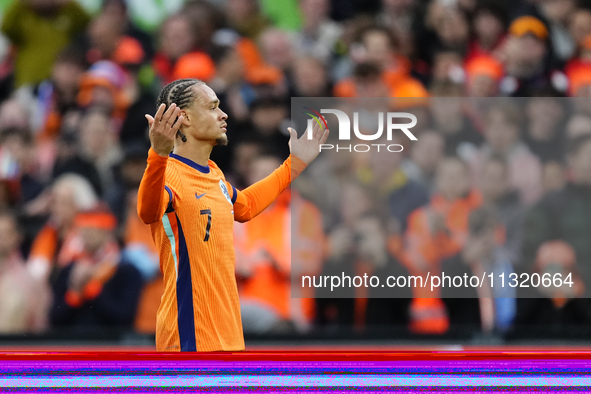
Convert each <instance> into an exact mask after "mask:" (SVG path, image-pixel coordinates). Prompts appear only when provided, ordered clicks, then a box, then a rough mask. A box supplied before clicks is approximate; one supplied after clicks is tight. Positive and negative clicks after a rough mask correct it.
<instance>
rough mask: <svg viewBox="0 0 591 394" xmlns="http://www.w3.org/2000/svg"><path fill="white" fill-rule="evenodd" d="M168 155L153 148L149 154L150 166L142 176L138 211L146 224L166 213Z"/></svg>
mask: <svg viewBox="0 0 591 394" xmlns="http://www.w3.org/2000/svg"><path fill="white" fill-rule="evenodd" d="M167 162H168V158H167V157H162V156H159V155H158V154H157V153H156V152H155V151H154V150H153V149H150V152H149V154H148V166H147V167H146V171H145V172H144V176H143V177H142V181H141V183H140V188H139V190H138V197H137V212H138V215H139V217H140V219H142V221H143V222H144V223H146V224H150V223H155V222H157V221H158V220H159V219H160V217H162V215H163V214H164V211H165V209H166V201H164V200H165V194H164V185H165V173H166V164H167Z"/></svg>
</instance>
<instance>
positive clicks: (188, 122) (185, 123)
mask: <svg viewBox="0 0 591 394" xmlns="http://www.w3.org/2000/svg"><path fill="white" fill-rule="evenodd" d="M180 115H182V116H183V123H182V125H183V126H191V121H192V119H191V118H189V114H188V113H187V111H185V110H184V109H182V110H181V112H180V114H179V116H180Z"/></svg>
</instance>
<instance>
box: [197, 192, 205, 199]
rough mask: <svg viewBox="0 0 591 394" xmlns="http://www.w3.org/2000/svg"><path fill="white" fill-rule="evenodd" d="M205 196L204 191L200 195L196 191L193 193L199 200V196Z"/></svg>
mask: <svg viewBox="0 0 591 394" xmlns="http://www.w3.org/2000/svg"><path fill="white" fill-rule="evenodd" d="M203 196H205V193H203V194H202V195H199V194H197V193H195V197H197V199H198V200H199V199H200V198H201V197H203Z"/></svg>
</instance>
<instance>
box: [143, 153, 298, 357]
mask: <svg viewBox="0 0 591 394" xmlns="http://www.w3.org/2000/svg"><path fill="white" fill-rule="evenodd" d="M292 165H293V168H292ZM304 168H305V164H304V163H303V162H302V161H301V160H299V159H298V158H297V157H294V156H290V157H289V158H288V159H287V160H286V161H285V162H284V163H283V165H282V166H281V167H279V168H278V169H277V170H275V171H274V172H273V173H272V174H271V175H269V176H268V177H267V178H265V179H263V180H261V181H260V182H257V183H255V184H254V185H252V186H250V187H249V188H247V189H245V190H243V191H237V190H236V189H235V188H234V187H233V186H232V185H230V184H229V183H228V182H226V180H225V177H224V174H223V173H222V171H221V170H220V169H219V168H218V167H217V165H216V164H215V163H214V162H213V161H211V160H210V161H209V163H208V166H202V165H199V164H197V163H195V162H193V161H191V160H189V159H187V158H184V157H181V156H178V155H175V154H171V155H170V157H161V156H159V155H158V154H157V153H156V152H154V151H153V150H152V149H150V152H149V155H148V166H147V168H146V171H145V173H144V177H143V178H142V182H141V184H140V189H139V194H138V214H139V216H140V218H141V219H142V220H143V221H144V223H148V224H150V227H151V231H152V237H153V238H154V243H155V244H156V247H157V248H158V250H159V253H160V269H161V271H162V274H163V280H164V294H163V296H162V299H161V304H160V308H159V309H158V316H157V322H156V348H157V350H159V351H219V350H223V351H232V350H243V349H244V338H243V335H242V322H241V318H240V302H239V299H238V291H237V286H236V277H235V257H234V246H233V245H234V241H233V226H234V220H236V221H239V222H244V221H248V220H250V219H252V218H253V217H255V216H256V215H258V214H259V213H260V212H262V211H263V210H264V209H265V208H266V207H268V206H269V205H270V204H271V203H272V202H273V201H274V200H275V198H276V197H277V196H278V195H279V194H280V193H281V192H282V191H283V190H284V189H285V188H286V187H287V186H288V185H289V183H290V182H291V179H292V177H293V176H297V175H298V174H299V173H300V172H301V171H302V170H303V169H304ZM292 172H293V174H292Z"/></svg>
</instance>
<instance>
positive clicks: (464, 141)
mask: <svg viewBox="0 0 591 394" xmlns="http://www.w3.org/2000/svg"><path fill="white" fill-rule="evenodd" d="M432 94H433V95H434V96H437V98H433V99H431V100H429V105H430V110H431V112H430V113H431V116H432V120H433V124H432V126H433V129H434V130H436V131H438V132H440V133H441V134H442V135H443V138H444V139H445V154H446V155H448V156H456V155H459V156H462V154H463V153H464V152H465V151H466V150H469V151H473V150H474V149H476V148H477V147H478V146H479V145H480V144H481V143H482V140H483V138H482V135H481V134H480V133H479V132H478V131H476V130H475V129H474V126H473V124H472V122H471V120H470V119H469V118H468V116H467V115H466V113H465V108H464V106H463V103H464V101H463V99H462V98H460V97H459V96H460V95H461V91H460V88H459V87H458V86H455V85H453V84H448V83H446V84H440V85H438V86H436V87H435V88H434V89H433V90H432ZM439 97H442V98H439Z"/></svg>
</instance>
